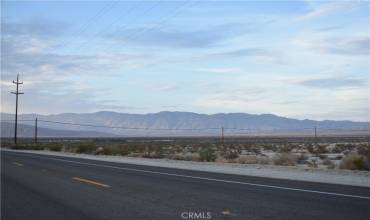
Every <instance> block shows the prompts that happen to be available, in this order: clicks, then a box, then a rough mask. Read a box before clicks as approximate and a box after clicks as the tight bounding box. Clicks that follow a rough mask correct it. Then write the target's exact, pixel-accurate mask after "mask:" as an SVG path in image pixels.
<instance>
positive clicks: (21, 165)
mask: <svg viewBox="0 0 370 220" xmlns="http://www.w3.org/2000/svg"><path fill="white" fill-rule="evenodd" d="M13 164H15V165H17V166H20V167H23V164H21V163H18V162H13Z"/></svg>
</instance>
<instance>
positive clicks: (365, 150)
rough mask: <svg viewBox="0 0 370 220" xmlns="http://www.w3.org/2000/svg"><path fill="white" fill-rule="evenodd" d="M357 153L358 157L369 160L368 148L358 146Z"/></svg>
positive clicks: (369, 150) (369, 147)
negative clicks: (361, 156)
mask: <svg viewBox="0 0 370 220" xmlns="http://www.w3.org/2000/svg"><path fill="white" fill-rule="evenodd" d="M357 152H358V154H360V155H363V156H365V157H368V158H370V146H359V147H358V148H357Z"/></svg>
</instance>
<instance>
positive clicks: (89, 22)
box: [60, 1, 118, 47]
mask: <svg viewBox="0 0 370 220" xmlns="http://www.w3.org/2000/svg"><path fill="white" fill-rule="evenodd" d="M117 3H118V1H114V2H109V3H108V4H106V5H105V6H104V7H103V8H102V9H101V10H99V11H98V12H97V13H96V14H95V15H93V16H92V17H91V18H90V19H88V20H87V22H86V23H84V24H83V25H81V27H80V28H79V29H78V30H77V31H76V32H75V33H74V35H75V37H72V39H70V40H65V41H64V42H62V43H61V44H60V47H66V46H68V44H69V43H71V42H72V41H73V40H74V39H76V38H77V36H78V35H80V34H82V33H83V32H85V31H86V30H87V29H88V28H89V26H90V25H92V24H93V22H94V21H95V20H97V19H98V18H99V17H102V16H104V15H105V14H106V13H108V12H109V11H110V10H111V9H112V8H113V6H114V5H115V4H117Z"/></svg>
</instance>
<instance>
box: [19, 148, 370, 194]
mask: <svg viewBox="0 0 370 220" xmlns="http://www.w3.org/2000/svg"><path fill="white" fill-rule="evenodd" d="M13 153H16V154H18V155H22V156H26V157H33V158H42V159H47V160H56V161H63V162H68V163H74V164H82V165H89V166H97V167H106V168H113V169H119V170H129V171H136V172H143V173H152V174H159V175H166V176H176V177H183V178H191V179H199V180H208V181H214V182H222V183H233V184H240V185H249V186H259V187H265V188H273V189H283V190H290V191H299V192H308V193H316V194H325V195H334V196H342V197H350V198H359V199H368V200H370V197H368V196H359V195H350V194H343V193H333V192H324V191H317V190H308V189H299V188H290V187H283V186H274V185H266V184H258V183H248V182H240V181H233V180H225V179H215V178H208V177H200V176H189V175H184V174H175V173H166V172H159V171H150V170H142V169H135V168H127V167H117V166H111V165H104V164H95V163H87V162H78V161H73V160H65V159H58V158H51V157H47V156H33V155H32V156H31V155H27V154H19V153H18V152H13Z"/></svg>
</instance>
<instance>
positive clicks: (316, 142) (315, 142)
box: [315, 126, 317, 145]
mask: <svg viewBox="0 0 370 220" xmlns="http://www.w3.org/2000/svg"><path fill="white" fill-rule="evenodd" d="M315 145H317V127H316V126H315Z"/></svg>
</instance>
